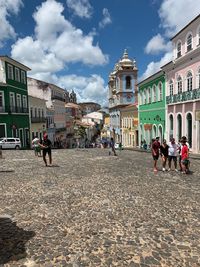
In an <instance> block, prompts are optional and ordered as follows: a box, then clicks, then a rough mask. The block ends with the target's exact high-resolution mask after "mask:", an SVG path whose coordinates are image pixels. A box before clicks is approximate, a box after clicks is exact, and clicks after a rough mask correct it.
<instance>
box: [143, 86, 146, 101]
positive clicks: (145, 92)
mask: <svg viewBox="0 0 200 267" xmlns="http://www.w3.org/2000/svg"><path fill="white" fill-rule="evenodd" d="M143 94H144V104H146V103H147V95H146V89H144V92H143Z"/></svg>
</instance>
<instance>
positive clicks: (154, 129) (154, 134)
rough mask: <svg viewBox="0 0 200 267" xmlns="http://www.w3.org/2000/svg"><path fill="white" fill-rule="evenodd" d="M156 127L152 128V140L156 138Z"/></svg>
mask: <svg viewBox="0 0 200 267" xmlns="http://www.w3.org/2000/svg"><path fill="white" fill-rule="evenodd" d="M156 132H157V131H156V125H154V126H153V138H156V135H157V134H156Z"/></svg>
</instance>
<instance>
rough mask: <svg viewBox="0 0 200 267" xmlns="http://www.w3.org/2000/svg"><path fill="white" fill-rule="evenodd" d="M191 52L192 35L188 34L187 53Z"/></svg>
mask: <svg viewBox="0 0 200 267" xmlns="http://www.w3.org/2000/svg"><path fill="white" fill-rule="evenodd" d="M190 50H192V34H191V33H189V34H188V37H187V52H188V51H190Z"/></svg>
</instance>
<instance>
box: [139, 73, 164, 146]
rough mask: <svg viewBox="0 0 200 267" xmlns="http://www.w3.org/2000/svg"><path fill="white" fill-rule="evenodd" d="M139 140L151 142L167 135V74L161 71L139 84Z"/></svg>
mask: <svg viewBox="0 0 200 267" xmlns="http://www.w3.org/2000/svg"><path fill="white" fill-rule="evenodd" d="M138 90H139V93H138V95H139V111H138V112H139V114H138V116H139V142H140V144H141V142H143V141H144V140H145V141H146V144H147V145H149V144H151V141H152V138H155V137H156V136H159V137H160V141H161V142H162V140H163V138H164V135H165V109H166V104H165V103H166V102H165V76H164V72H163V71H159V72H157V73H155V74H154V75H152V76H150V77H148V78H147V79H145V80H143V81H141V82H140V83H139V84H138Z"/></svg>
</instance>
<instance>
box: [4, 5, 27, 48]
mask: <svg viewBox="0 0 200 267" xmlns="http://www.w3.org/2000/svg"><path fill="white" fill-rule="evenodd" d="M21 6H22V1H21V0H6V1H5V0H0V24H1V26H0V47H1V46H3V43H4V41H5V40H8V39H10V38H15V37H16V33H15V30H14V28H13V26H12V25H11V24H10V23H9V21H8V19H7V18H8V16H9V15H10V14H14V15H17V14H18V13H19V10H20V7H21Z"/></svg>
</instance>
